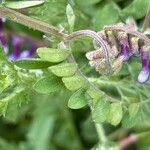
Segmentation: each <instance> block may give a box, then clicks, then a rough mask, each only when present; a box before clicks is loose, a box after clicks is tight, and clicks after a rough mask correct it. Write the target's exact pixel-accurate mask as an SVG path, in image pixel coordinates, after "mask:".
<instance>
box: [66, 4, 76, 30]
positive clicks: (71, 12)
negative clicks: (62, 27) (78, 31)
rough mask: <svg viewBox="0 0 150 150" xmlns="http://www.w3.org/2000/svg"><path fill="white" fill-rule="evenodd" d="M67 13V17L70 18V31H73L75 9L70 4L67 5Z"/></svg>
mask: <svg viewBox="0 0 150 150" xmlns="http://www.w3.org/2000/svg"><path fill="white" fill-rule="evenodd" d="M66 15H67V19H68V24H69V28H70V32H73V30H74V23H75V15H74V12H73V9H72V7H71V5H70V4H68V5H67V7H66Z"/></svg>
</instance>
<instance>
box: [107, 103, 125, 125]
mask: <svg viewBox="0 0 150 150" xmlns="http://www.w3.org/2000/svg"><path fill="white" fill-rule="evenodd" d="M122 116H123V111H122V104H121V103H112V104H111V105H110V110H109V115H108V118H107V121H108V122H110V123H111V124H112V125H114V126H116V125H118V124H119V123H120V121H121V119H122Z"/></svg>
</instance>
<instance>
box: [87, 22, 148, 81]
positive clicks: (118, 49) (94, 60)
mask: <svg viewBox="0 0 150 150" xmlns="http://www.w3.org/2000/svg"><path fill="white" fill-rule="evenodd" d="M132 25H133V24H132ZM118 26H119V27H121V28H124V27H126V28H129V29H132V31H134V30H135V31H136V30H137V27H136V26H135V28H134V26H131V24H123V23H119V24H118ZM98 34H99V36H101V37H102V38H103V40H104V41H105V42H106V44H107V45H108V47H109V57H110V61H111V62H110V63H111V64H112V68H113V71H114V73H116V72H118V71H119V70H120V69H121V67H122V64H123V62H127V61H128V60H129V59H130V58H131V57H133V56H134V57H139V56H140V57H141V63H142V69H141V71H140V73H139V75H138V82H140V83H145V82H146V81H148V80H149V77H150V56H149V52H148V51H147V50H148V46H147V45H146V43H145V42H144V40H141V39H140V38H139V37H138V36H135V35H130V34H129V33H127V32H124V31H122V30H105V28H104V30H102V31H100V32H98ZM143 34H144V33H143ZM93 44H94V47H95V49H96V50H93V51H90V52H87V53H86V57H87V59H88V60H89V64H90V66H92V67H94V68H95V69H96V71H98V72H99V73H100V74H105V72H106V64H105V61H104V54H103V50H102V48H101V47H99V46H98V45H97V43H96V42H95V41H93Z"/></svg>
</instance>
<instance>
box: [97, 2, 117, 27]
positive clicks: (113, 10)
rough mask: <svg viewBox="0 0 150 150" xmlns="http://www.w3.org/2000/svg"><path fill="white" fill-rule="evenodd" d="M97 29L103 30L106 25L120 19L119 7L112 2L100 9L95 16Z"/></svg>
mask: <svg viewBox="0 0 150 150" xmlns="http://www.w3.org/2000/svg"><path fill="white" fill-rule="evenodd" d="M94 20H95V22H94V26H95V28H96V30H101V29H102V28H103V27H104V26H105V25H109V24H114V23H116V22H118V20H119V7H118V6H117V4H115V3H113V2H111V3H109V4H107V5H105V6H104V7H103V8H102V9H99V10H98V11H97V13H96V15H95V18H94Z"/></svg>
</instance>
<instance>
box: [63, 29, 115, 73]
mask: <svg viewBox="0 0 150 150" xmlns="http://www.w3.org/2000/svg"><path fill="white" fill-rule="evenodd" d="M80 36H89V37H92V38H93V39H95V40H96V42H97V43H98V44H99V45H100V46H101V47H102V49H103V51H104V54H105V62H106V64H107V71H108V74H112V72H113V71H112V66H111V63H110V60H109V50H108V46H107V44H106V43H105V41H104V40H103V39H102V37H101V36H99V35H98V33H96V32H94V31H91V30H80V31H76V32H73V33H71V34H70V35H68V36H66V37H65V42H70V41H71V40H74V39H76V38H78V37H80Z"/></svg>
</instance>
